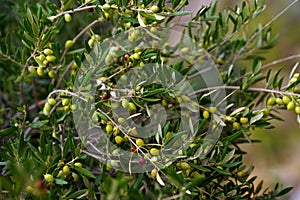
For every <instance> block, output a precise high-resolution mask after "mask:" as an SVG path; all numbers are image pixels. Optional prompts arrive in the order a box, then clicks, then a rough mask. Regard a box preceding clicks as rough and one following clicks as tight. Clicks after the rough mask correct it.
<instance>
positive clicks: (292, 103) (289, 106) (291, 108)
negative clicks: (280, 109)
mask: <svg viewBox="0 0 300 200" xmlns="http://www.w3.org/2000/svg"><path fill="white" fill-rule="evenodd" d="M294 108H295V103H294V102H292V101H291V102H289V103H288V105H287V106H286V109H287V110H294Z"/></svg>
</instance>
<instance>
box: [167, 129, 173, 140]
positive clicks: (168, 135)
mask: <svg viewBox="0 0 300 200" xmlns="http://www.w3.org/2000/svg"><path fill="white" fill-rule="evenodd" d="M172 134H173V133H172V132H170V131H169V132H167V134H166V139H168V138H169V137H171V136H172Z"/></svg>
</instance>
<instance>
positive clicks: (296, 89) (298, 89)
mask: <svg viewBox="0 0 300 200" xmlns="http://www.w3.org/2000/svg"><path fill="white" fill-rule="evenodd" d="M293 92H294V93H297V94H298V93H300V87H298V86H296V87H294V88H293Z"/></svg>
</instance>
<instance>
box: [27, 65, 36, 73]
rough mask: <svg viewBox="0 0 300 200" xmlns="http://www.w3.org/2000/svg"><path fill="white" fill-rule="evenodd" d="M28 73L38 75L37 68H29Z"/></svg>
mask: <svg viewBox="0 0 300 200" xmlns="http://www.w3.org/2000/svg"><path fill="white" fill-rule="evenodd" d="M28 71H29V72H30V73H32V74H36V68H35V67H33V66H30V67H28Z"/></svg>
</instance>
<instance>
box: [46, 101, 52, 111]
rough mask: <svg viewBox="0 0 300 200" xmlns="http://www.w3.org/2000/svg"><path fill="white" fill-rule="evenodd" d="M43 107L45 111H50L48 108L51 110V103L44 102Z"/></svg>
mask: <svg viewBox="0 0 300 200" xmlns="http://www.w3.org/2000/svg"><path fill="white" fill-rule="evenodd" d="M45 109H46V110H47V111H50V110H51V105H50V104H49V103H48V102H46V103H45Z"/></svg>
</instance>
